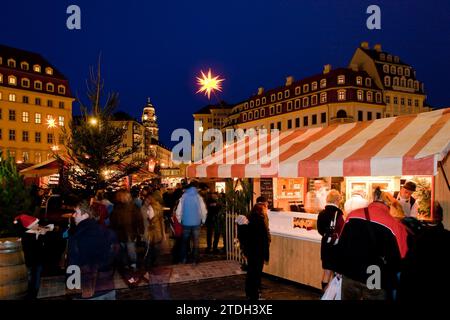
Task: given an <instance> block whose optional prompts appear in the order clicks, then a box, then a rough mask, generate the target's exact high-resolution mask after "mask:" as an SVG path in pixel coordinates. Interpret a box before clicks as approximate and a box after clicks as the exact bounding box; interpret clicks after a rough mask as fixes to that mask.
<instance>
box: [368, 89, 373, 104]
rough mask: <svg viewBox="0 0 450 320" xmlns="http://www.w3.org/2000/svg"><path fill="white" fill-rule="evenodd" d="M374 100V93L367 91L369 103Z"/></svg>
mask: <svg viewBox="0 0 450 320" xmlns="http://www.w3.org/2000/svg"><path fill="white" fill-rule="evenodd" d="M372 100H373V93H372V91H367V101H369V102H372Z"/></svg>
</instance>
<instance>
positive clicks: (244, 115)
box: [242, 113, 247, 121]
mask: <svg viewBox="0 0 450 320" xmlns="http://www.w3.org/2000/svg"><path fill="white" fill-rule="evenodd" d="M242 121H247V113H243V114H242Z"/></svg>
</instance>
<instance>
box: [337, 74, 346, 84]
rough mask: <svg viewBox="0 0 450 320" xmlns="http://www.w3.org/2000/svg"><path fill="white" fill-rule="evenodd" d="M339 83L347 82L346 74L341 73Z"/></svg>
mask: <svg viewBox="0 0 450 320" xmlns="http://www.w3.org/2000/svg"><path fill="white" fill-rule="evenodd" d="M337 83H338V84H344V83H345V76H344V75H340V76H338V81H337Z"/></svg>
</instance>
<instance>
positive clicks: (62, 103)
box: [58, 101, 64, 109]
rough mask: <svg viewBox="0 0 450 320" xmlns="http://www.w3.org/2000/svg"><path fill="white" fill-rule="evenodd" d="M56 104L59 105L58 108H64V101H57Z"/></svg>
mask: <svg viewBox="0 0 450 320" xmlns="http://www.w3.org/2000/svg"><path fill="white" fill-rule="evenodd" d="M58 106H59V108H60V109H64V101H60V102H59V103H58Z"/></svg>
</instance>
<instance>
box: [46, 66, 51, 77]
mask: <svg viewBox="0 0 450 320" xmlns="http://www.w3.org/2000/svg"><path fill="white" fill-rule="evenodd" d="M45 73H46V74H49V75H52V74H53V69H52V68H50V67H47V68H45Z"/></svg>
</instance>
